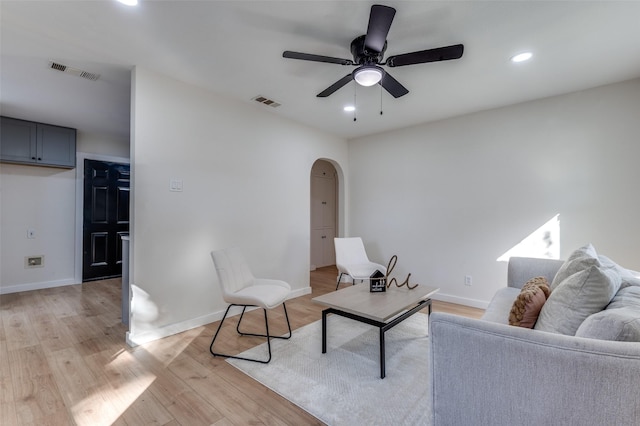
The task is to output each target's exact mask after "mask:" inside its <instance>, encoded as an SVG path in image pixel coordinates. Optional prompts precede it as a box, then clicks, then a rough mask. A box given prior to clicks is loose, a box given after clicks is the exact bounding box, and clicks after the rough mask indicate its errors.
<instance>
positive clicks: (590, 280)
mask: <svg viewBox="0 0 640 426" xmlns="http://www.w3.org/2000/svg"><path fill="white" fill-rule="evenodd" d="M619 288H620V276H619V275H618V274H617V272H616V271H615V270H613V269H611V268H600V267H598V266H595V265H593V266H591V267H589V268H588V269H585V270H583V271H580V272H577V273H575V274H573V275H571V276H569V277H567V278H566V279H565V280H563V281H562V282H560V283H559V284H558V286H557V287H556V288H555V289H554V290H553V291H552V292H551V295H550V296H549V299H548V300H547V303H545V304H544V306H543V307H542V310H541V311H540V316H539V317H538V322H537V323H536V325H535V327H534V329H536V330H542V331H549V332H551V333H558V334H566V335H568V336H573V335H575V334H576V331H577V330H578V327H580V324H582V322H583V321H584V320H585V319H586V318H587V317H588V316H589V315H592V314H595V313H596V312H600V311H601V310H603V309H604V308H605V306H607V305H608V304H609V302H610V301H611V299H612V298H613V296H614V295H615V294H616V292H617V291H618V289H619Z"/></svg>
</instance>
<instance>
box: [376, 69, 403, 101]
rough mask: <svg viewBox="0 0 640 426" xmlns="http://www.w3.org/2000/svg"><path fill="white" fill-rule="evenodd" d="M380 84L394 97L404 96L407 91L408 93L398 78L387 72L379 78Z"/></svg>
mask: <svg viewBox="0 0 640 426" xmlns="http://www.w3.org/2000/svg"><path fill="white" fill-rule="evenodd" d="M380 84H381V85H382V87H384V89H385V90H386V91H387V92H389V93H390V94H391V96H393V97H394V98H399V97H400V96H404V95H406V94H407V93H409V91H408V90H407V88H406V87H404V86H403V85H402V84H400V82H398V80H396V79H395V78H393V77H391V75H390V74H389V73H388V72H385V73H384V76H382V80H380Z"/></svg>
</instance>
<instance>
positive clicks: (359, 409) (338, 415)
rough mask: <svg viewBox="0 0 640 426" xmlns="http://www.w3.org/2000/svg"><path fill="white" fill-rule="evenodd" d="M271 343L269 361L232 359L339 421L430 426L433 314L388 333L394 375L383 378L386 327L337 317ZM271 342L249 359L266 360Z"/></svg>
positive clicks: (250, 353)
mask: <svg viewBox="0 0 640 426" xmlns="http://www.w3.org/2000/svg"><path fill="white" fill-rule="evenodd" d="M327 324H328V333H327V353H326V354H322V323H321V321H316V322H314V323H312V324H309V325H307V326H305V327H302V328H299V329H298V330H294V331H293V336H292V337H291V339H290V340H280V339H275V340H272V342H271V350H272V353H273V357H272V358H271V362H270V363H269V364H266V365H264V364H258V363H254V362H248V361H243V360H235V359H231V358H228V359H227V362H229V363H230V364H232V365H233V366H235V367H236V368H238V369H239V370H241V371H243V372H244V373H246V374H248V375H249V376H251V377H253V378H254V379H256V380H257V381H259V382H260V383H262V384H264V385H265V386H267V387H269V388H270V389H272V390H274V391H275V392H277V393H279V394H280V395H282V396H283V397H285V398H286V399H288V400H289V401H291V402H293V403H294V404H296V405H298V406H299V407H301V408H303V409H304V410H306V411H308V412H309V413H311V414H313V415H314V416H315V417H317V418H319V419H320V420H322V421H323V422H325V423H327V424H329V425H332V426H339V425H350V426H351V425H428V424H429V423H430V418H431V416H430V402H429V398H428V390H427V377H428V371H429V369H428V359H427V356H428V355H427V354H428V338H427V332H428V323H427V315H425V314H420V313H418V314H415V315H413V316H411V317H409V318H407V319H406V320H405V321H403V322H402V323H400V324H398V325H397V326H395V327H394V328H392V329H391V330H389V331H387V332H386V333H385V341H386V377H385V378H384V379H380V364H379V359H380V358H379V356H380V355H379V331H378V328H377V327H372V326H370V325H367V324H363V323H360V322H357V321H353V320H350V319H348V318H343V317H340V316H337V315H329V316H328V317H327ZM266 354H267V348H266V343H264V344H262V345H260V346H257V347H255V348H252V349H250V350H248V351H245V352H244V353H243V354H242V355H243V356H252V357H256V356H257V357H261V358H263V359H264V357H265V356H266Z"/></svg>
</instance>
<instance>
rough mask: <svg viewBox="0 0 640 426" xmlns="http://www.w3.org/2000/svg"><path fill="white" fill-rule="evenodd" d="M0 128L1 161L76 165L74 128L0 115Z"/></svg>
mask: <svg viewBox="0 0 640 426" xmlns="http://www.w3.org/2000/svg"><path fill="white" fill-rule="evenodd" d="M0 130H1V135H0V160H1V161H3V162H7V163H20V164H31V165H38V166H51V167H65V168H74V167H75V166H76V129H71V128H69V127H60V126H52V125H50V124H42V123H34V122H32V121H26V120H19V119H16V118H9V117H2V122H1V125H0Z"/></svg>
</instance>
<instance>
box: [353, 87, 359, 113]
mask: <svg viewBox="0 0 640 426" xmlns="http://www.w3.org/2000/svg"><path fill="white" fill-rule="evenodd" d="M357 92H358V85H357V84H354V85H353V121H357V120H358V119H357V118H356V111H358V107H357V105H358V104H357V102H356V93H357Z"/></svg>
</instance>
